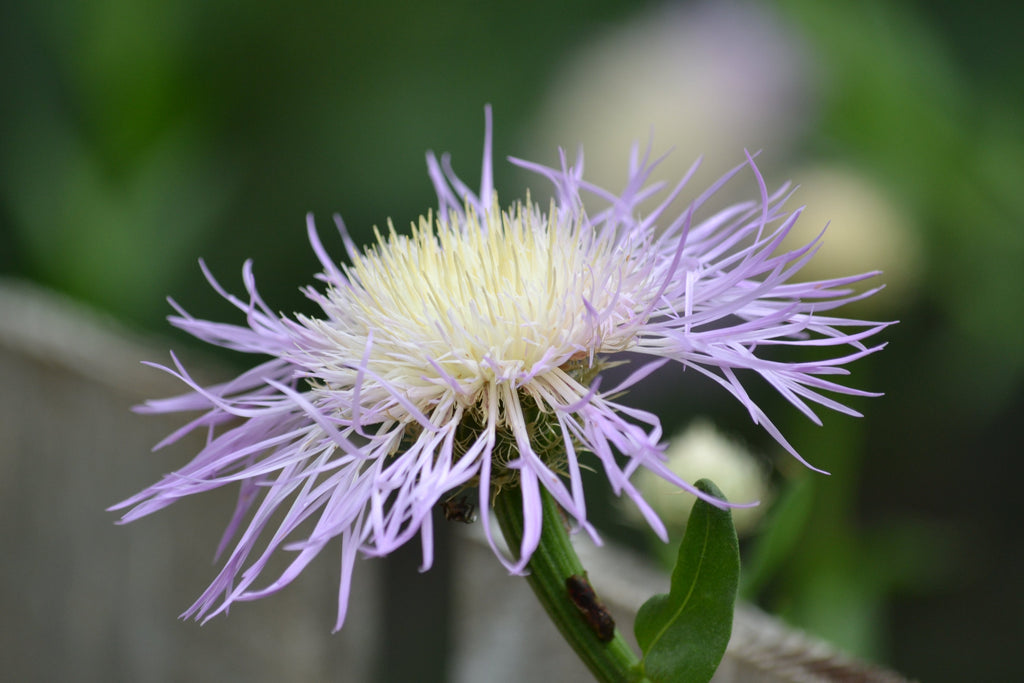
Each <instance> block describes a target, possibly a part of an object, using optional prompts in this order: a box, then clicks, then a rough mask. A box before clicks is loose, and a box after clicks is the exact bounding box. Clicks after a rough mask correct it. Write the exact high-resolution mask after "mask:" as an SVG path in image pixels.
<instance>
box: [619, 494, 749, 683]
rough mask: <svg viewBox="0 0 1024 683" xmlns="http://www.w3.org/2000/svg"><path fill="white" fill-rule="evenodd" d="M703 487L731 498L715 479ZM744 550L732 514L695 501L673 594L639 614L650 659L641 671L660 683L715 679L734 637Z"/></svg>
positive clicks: (637, 628)
mask: <svg viewBox="0 0 1024 683" xmlns="http://www.w3.org/2000/svg"><path fill="white" fill-rule="evenodd" d="M696 486H697V488H698V489H700V490H701V491H703V492H704V493H707V494H708V495H710V496H712V497H714V498H718V499H719V500H725V498H724V496H723V495H722V492H721V491H719V490H718V487H716V486H715V485H714V484H713V483H712V482H711V481H709V480H707V479H701V480H700V481H698V482H697V484H696ZM739 577H740V552H739V543H738V541H737V539H736V529H735V527H734V526H733V523H732V513H731V512H730V511H729V510H728V509H724V510H722V509H719V508H717V507H715V506H714V505H711V504H710V503H707V502H705V501H703V500H699V499H698V500H697V502H696V503H694V506H693V511H692V513H691V514H690V519H689V521H688V522H687V525H686V534H685V535H684V536H683V542H682V544H681V545H680V546H679V556H678V558H677V559H676V566H675V568H674V569H673V570H672V584H671V588H670V589H669V593H668V594H667V595H666V594H661V595H655V596H653V597H652V598H651V599H650V600H648V601H647V602H645V603H644V604H643V606H642V607H641V608H640V610H639V611H638V612H637V615H636V623H635V625H634V633H635V634H636V639H637V643H639V645H640V649H641V650H642V651H643V653H644V656H643V658H642V659H641V661H640V670H641V672H642V673H643V675H644V676H645V677H647V678H648V679H650V680H651V681H653V682H654V683H662V682H664V683H669V682H671V683H706V682H707V681H710V680H711V677H712V676H713V675H714V673H715V670H716V669H717V668H718V665H719V663H720V662H721V661H722V656H723V655H724V654H725V647H726V645H728V644H729V636H730V634H731V633H732V617H733V609H734V607H735V604H736V592H737V589H738V587H739Z"/></svg>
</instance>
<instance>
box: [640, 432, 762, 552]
mask: <svg viewBox="0 0 1024 683" xmlns="http://www.w3.org/2000/svg"><path fill="white" fill-rule="evenodd" d="M665 456H666V457H667V460H666V464H667V465H668V468H669V469H670V470H672V471H673V472H675V473H676V474H677V475H679V476H680V477H682V478H683V480H684V481H685V480H687V479H692V480H694V481H696V480H697V479H701V478H707V479H711V480H712V481H713V482H715V484H716V485H717V486H718V487H719V488H720V489H721V490H723V491H728V492H729V496H730V497H731V498H733V499H735V500H760V501H761V502H764V499H765V497H766V496H771V491H770V488H769V482H768V472H767V471H765V469H764V468H763V467H761V463H760V462H758V460H757V459H756V458H755V456H754V455H753V454H752V453H751V452H750V451H749V450H747V448H746V447H744V445H743V444H742V443H740V442H739V441H737V440H736V439H733V438H731V437H730V436H729V435H727V434H725V433H723V432H721V431H719V430H718V429H717V428H716V427H715V425H714V424H712V423H711V422H710V421H709V420H707V419H706V418H698V419H696V420H694V421H693V423H692V424H690V425H689V426H688V427H687V428H686V430H685V431H683V432H681V433H680V434H678V435H676V436H673V437H672V438H671V439H669V443H668V448H667V450H666V451H665ZM633 483H634V484H636V487H637V489H638V490H639V491H640V493H641V494H643V496H644V499H645V500H646V501H647V502H648V503H649V504H650V505H651V507H653V508H654V510H655V511H656V512H657V513H658V514H659V515H661V516H662V517H664V518H665V519H666V520H669V522H668V523H669V529H670V531H682V530H683V529H685V527H686V521H687V520H688V519H689V517H690V512H691V510H692V508H693V506H692V505H691V504H690V501H689V499H688V498H687V497H686V496H683V495H681V494H682V491H680V490H679V488H678V487H676V486H674V485H673V484H672V483H671V482H669V481H666V480H665V479H663V478H662V477H659V476H658V475H657V474H655V473H654V472H652V471H651V470H648V469H643V470H640V471H639V472H637V473H636V476H635V478H634V480H633ZM763 511H764V507H762V506H760V505H759V506H756V507H744V508H741V509H738V510H734V511H733V515H732V521H733V525H734V526H735V527H736V533H738V534H739V535H740V536H743V535H744V534H745V533H748V532H750V531H752V530H753V529H754V527H756V526H757V524H758V522H760V521H761V516H762V514H763ZM626 513H627V515H629V516H630V517H635V516H637V515H636V514H635V512H634V509H633V508H626Z"/></svg>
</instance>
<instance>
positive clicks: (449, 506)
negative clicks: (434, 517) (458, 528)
mask: <svg viewBox="0 0 1024 683" xmlns="http://www.w3.org/2000/svg"><path fill="white" fill-rule="evenodd" d="M441 511H442V512H444V518H445V520H447V521H449V522H462V523H463V524H472V523H473V522H475V521H476V505H474V504H473V503H471V502H470V501H469V498H468V497H467V496H455V497H453V498H449V499H448V500H443V501H441Z"/></svg>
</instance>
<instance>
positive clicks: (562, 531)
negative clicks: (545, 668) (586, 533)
mask: <svg viewBox="0 0 1024 683" xmlns="http://www.w3.org/2000/svg"><path fill="white" fill-rule="evenodd" d="M541 506H542V509H543V521H542V527H541V535H540V545H538V546H537V549H536V550H535V551H534V553H533V556H532V557H531V559H530V563H529V564H528V565H527V568H528V569H529V571H530V573H529V575H527V577H526V580H527V582H529V584H530V588H532V589H533V592H534V593H535V594H536V595H537V598H538V599H539V600H540V603H541V604H542V605H543V606H544V609H545V610H547V613H548V615H549V616H550V617H551V619H552V620H553V621H554V622H555V625H556V626H558V630H559V631H561V632H562V635H563V636H564V637H565V639H566V640H567V641H569V644H570V645H571V646H572V648H573V649H574V650H576V654H578V655H579V656H580V658H581V659H582V660H583V661H584V663H585V664H586V665H587V667H588V668H589V669H590V671H591V673H593V674H594V676H595V678H597V680H599V681H604V682H605V683H629V682H636V681H639V680H641V679H640V674H639V673H638V671H639V670H638V668H637V667H638V664H639V660H637V657H636V655H635V654H634V653H633V650H632V649H631V648H630V647H629V645H628V644H627V643H626V641H625V640H623V638H622V635H621V634H620V633H619V632H618V630H617V629H616V631H615V636H614V637H613V638H612V640H610V641H608V642H601V640H599V639H598V637H597V633H596V632H595V630H594V629H593V628H592V627H591V625H590V624H589V623H588V622H587V620H586V619H585V618H584V616H583V615H582V614H581V613H580V611H579V610H578V609H577V607H576V605H574V604H573V602H572V600H571V599H570V598H569V593H568V590H567V589H566V585H565V580H566V579H567V578H569V577H570V576H573V575H580V576H585V575H586V571H585V570H584V569H583V565H582V564H580V559H579V557H577V555H576V551H575V550H573V547H572V544H571V543H570V542H569V534H568V532H567V531H566V528H565V521H564V516H563V513H562V511H561V510H560V509H559V507H558V504H557V503H556V502H555V501H554V499H552V498H551V496H550V495H549V494H548V492H547V491H544V490H543V489H542V490H541ZM494 513H495V516H496V517H497V518H498V524H499V525H500V526H501V532H502V534H504V536H505V541H506V542H507V543H508V546H509V548H510V549H511V550H512V552H513V553H516V552H518V551H519V548H520V544H521V543H522V540H523V497H522V493H521V492H520V490H519V487H512V486H506V487H504V488H503V489H502V490H501V492H500V493H499V494H498V495H497V497H496V498H495V501H494Z"/></svg>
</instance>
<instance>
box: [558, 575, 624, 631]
mask: <svg viewBox="0 0 1024 683" xmlns="http://www.w3.org/2000/svg"><path fill="white" fill-rule="evenodd" d="M565 589H566V590H567V591H568V592H569V599H570V600H572V604H574V605H576V609H578V610H579V611H580V614H582V615H583V617H584V618H585V619H586V620H587V623H588V624H590V628H592V629H593V630H594V633H595V634H596V635H597V639H598V640H600V641H601V642H602V643H607V642H609V641H610V640H611V639H612V638H614V637H615V620H614V619H612V615H611V614H609V613H608V608H607V607H605V606H604V605H603V604H602V603H601V601H600V600H598V599H597V594H596V593H594V587H593V586H591V585H590V581H588V580H587V577H585V576H580V575H579V574H573V575H572V576H570V577H569V578H567V579H566V580H565Z"/></svg>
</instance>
